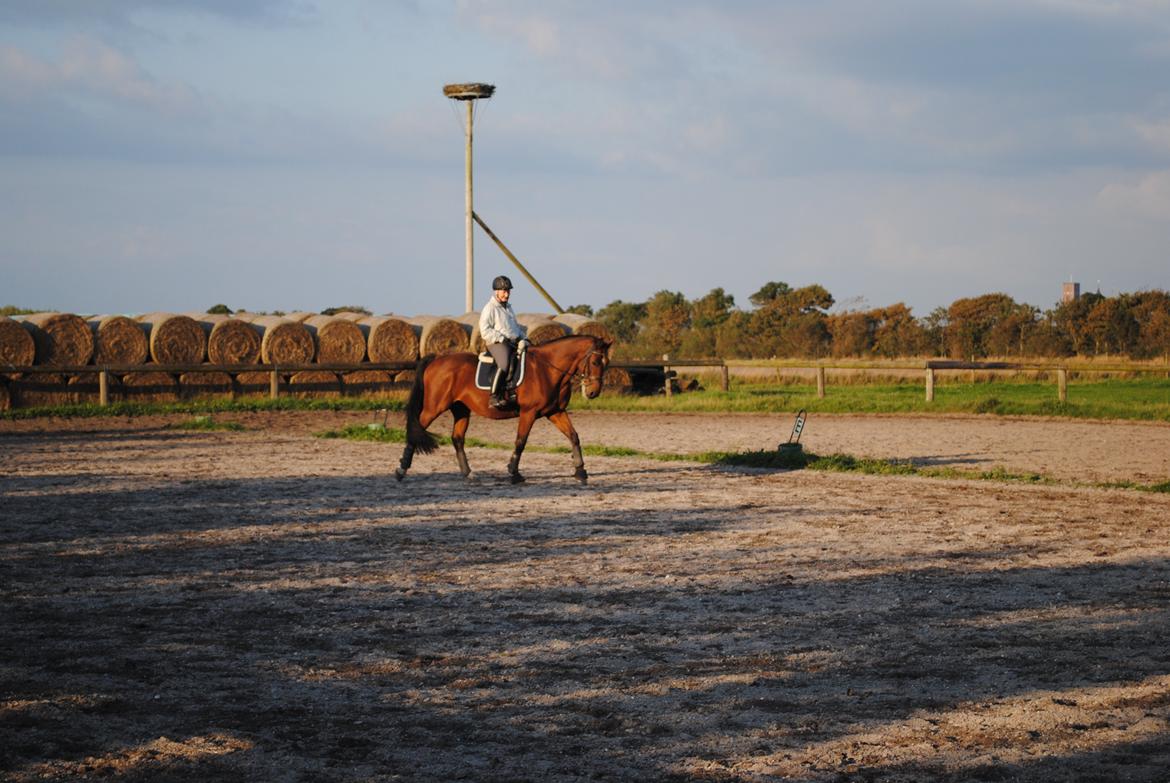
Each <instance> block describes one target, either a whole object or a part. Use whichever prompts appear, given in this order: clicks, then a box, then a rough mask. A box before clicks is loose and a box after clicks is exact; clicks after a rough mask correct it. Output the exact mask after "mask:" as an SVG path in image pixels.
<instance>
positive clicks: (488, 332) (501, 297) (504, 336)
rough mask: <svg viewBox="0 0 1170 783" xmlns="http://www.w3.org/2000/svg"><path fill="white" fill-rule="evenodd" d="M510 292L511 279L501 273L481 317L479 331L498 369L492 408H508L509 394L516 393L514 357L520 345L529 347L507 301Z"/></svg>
mask: <svg viewBox="0 0 1170 783" xmlns="http://www.w3.org/2000/svg"><path fill="white" fill-rule="evenodd" d="M511 295H512V281H511V280H509V279H508V278H507V277H506V276H504V275H500V276H499V277H497V278H496V279H495V280H493V281H492V298H491V299H489V300H488V303H487V304H486V305H484V306H483V312H481V313H480V316H479V333H480V335H482V336H483V341H484V343H486V344H487V349H488V353H490V354H491V355H492V358H493V359H495V360H496V366H497V367H498V368H499V369H498V370H497V371H496V375H495V377H494V378H493V379H492V390H491V398H490V400H489V401H488V404H489V405H491V406H492V407H493V408H504V407H506V406H507V405H508V397H509V396H514V395H515V393H516V386H515V381H514V379H513V377H512V375H513V373H514V371H515V368H514V367H513V364H514V361H513V359H514V357H515V356H516V351H517V348H520V349H521V350H523V349H524V348H527V347H528V340H526V339H525V337H524V335H525V332H524V328H523V327H521V326H520V324H519V323H518V322H517V321H516V314H515V313H514V312H512V307H511V305H509V304H508V299H509V297H511ZM505 383H506V384H507V390H506V393H501V392H504V391H505V390H504V389H503V388H501V387H503V386H504V385H505Z"/></svg>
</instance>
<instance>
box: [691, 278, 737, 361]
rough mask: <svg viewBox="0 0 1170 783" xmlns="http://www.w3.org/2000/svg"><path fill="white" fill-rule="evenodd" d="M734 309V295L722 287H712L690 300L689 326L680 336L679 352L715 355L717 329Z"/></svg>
mask: <svg viewBox="0 0 1170 783" xmlns="http://www.w3.org/2000/svg"><path fill="white" fill-rule="evenodd" d="M734 311H735V297H733V296H731V295H730V294H728V293H727V292H726V291H724V290H723V289H722V288H712V289H711V291H710V292H708V293H707V294H706V295H705V296H702V297H700V298H698V299H695V300H693V301H692V302H691V327H690V329H687V330H686V332H685V333H684V334H683V336H682V341H681V344H680V345H679V352H680V353H681V354H682V355H683V356H689V357H692V358H701V357H706V356H715V355H717V354H716V345H717V343H718V341H719V330H720V327H722V326H723V324H725V323H727V321H728V319H729V318H731V315H732V313H733V312H734Z"/></svg>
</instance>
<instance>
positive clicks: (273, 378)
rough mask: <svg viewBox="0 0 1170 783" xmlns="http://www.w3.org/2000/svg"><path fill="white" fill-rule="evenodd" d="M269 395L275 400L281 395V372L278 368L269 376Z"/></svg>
mask: <svg viewBox="0 0 1170 783" xmlns="http://www.w3.org/2000/svg"><path fill="white" fill-rule="evenodd" d="M268 396H269V397H271V398H272V399H274V400H275V399H276V398H277V397H279V396H280V373H278V372H277V371H276V370H273V371H272V374H271V375H270V376H268Z"/></svg>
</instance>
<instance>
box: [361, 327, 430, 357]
mask: <svg viewBox="0 0 1170 783" xmlns="http://www.w3.org/2000/svg"><path fill="white" fill-rule="evenodd" d="M358 326H359V327H361V330H362V331H363V332H364V333H365V335H366V354H367V355H368V356H369V357H370V361H371V362H413V361H417V360H418V334H416V333H415V331H414V327H413V326H411V325H410V324H408V323H407V322H406V320H405V319H402V318H397V317H395V316H392V315H372V316H367V317H365V318H362V319H361V320H359V321H358Z"/></svg>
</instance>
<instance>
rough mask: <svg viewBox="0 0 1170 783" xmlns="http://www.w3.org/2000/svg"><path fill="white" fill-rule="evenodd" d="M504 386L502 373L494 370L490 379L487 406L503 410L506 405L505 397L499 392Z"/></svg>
mask: <svg viewBox="0 0 1170 783" xmlns="http://www.w3.org/2000/svg"><path fill="white" fill-rule="evenodd" d="M504 385H505V379H504V373H503V372H502V371H500V370H496V374H495V376H494V377H493V378H492V390H491V392H490V393H489V396H488V405H490V406H491V407H493V408H497V409H498V408H503V407H505V406H506V405H507V404H508V401H507V397H506V396H501V395H500V391H501V390H502V389H503V387H504Z"/></svg>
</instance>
